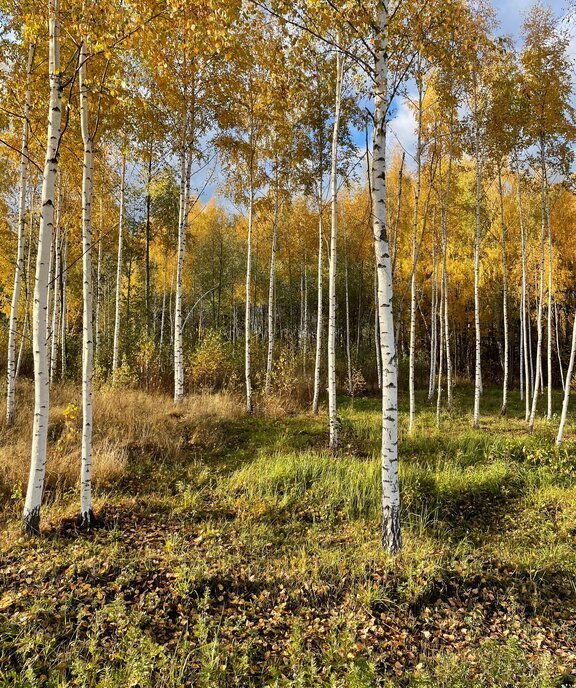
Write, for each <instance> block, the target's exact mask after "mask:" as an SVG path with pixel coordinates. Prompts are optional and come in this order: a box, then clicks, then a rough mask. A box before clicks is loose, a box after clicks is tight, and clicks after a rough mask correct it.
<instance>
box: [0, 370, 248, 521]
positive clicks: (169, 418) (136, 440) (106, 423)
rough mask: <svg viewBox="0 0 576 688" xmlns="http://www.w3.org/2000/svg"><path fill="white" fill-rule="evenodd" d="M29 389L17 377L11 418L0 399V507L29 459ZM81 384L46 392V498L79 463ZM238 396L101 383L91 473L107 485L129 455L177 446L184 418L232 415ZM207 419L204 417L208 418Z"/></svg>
mask: <svg viewBox="0 0 576 688" xmlns="http://www.w3.org/2000/svg"><path fill="white" fill-rule="evenodd" d="M33 399H34V390H33V386H32V384H31V383H30V382H29V381H26V380H23V381H20V382H19V385H18V390H17V413H16V422H15V424H14V425H13V426H12V427H10V428H8V427H6V425H5V422H4V418H5V410H6V405H5V400H4V394H3V390H2V403H1V404H0V414H1V415H0V513H1V512H2V511H3V510H4V509H5V508H6V506H7V505H10V506H11V507H12V509H11V511H12V510H13V509H14V507H15V506H16V504H15V503H17V502H19V501H20V500H21V497H22V494H23V493H24V491H25V489H26V482H27V479H28V470H29V465H30V438H31V433H32V413H33ZM79 405H80V390H79V388H78V387H77V386H75V385H71V384H63V385H54V387H53V388H52V390H51V399H50V424H49V431H48V434H49V447H48V463H47V466H46V488H47V490H49V491H50V492H51V493H52V495H53V498H55V499H56V498H57V496H58V495H59V494H62V493H63V492H64V491H66V490H70V489H72V488H74V487H75V486H76V485H77V482H78V475H79V466H80V443H81V422H82V416H81V411H80V410H79V408H78V407H79ZM243 413H244V411H243V406H242V404H241V403H240V402H239V401H238V400H237V399H235V398H233V397H232V396H230V395H227V394H200V395H194V396H191V397H189V398H187V399H185V400H184V402H183V403H182V404H179V405H178V406H175V405H174V403H173V401H172V399H171V398H170V397H168V396H167V395H162V394H151V393H149V392H144V391H140V390H126V389H106V390H99V391H97V392H96V393H95V395H94V454H93V479H94V485H95V486H96V487H99V488H104V489H107V488H110V487H112V486H113V485H114V483H115V482H117V481H118V480H119V479H120V478H122V476H123V475H125V474H126V471H127V465H128V460H129V456H130V454H131V453H133V452H135V451H143V452H146V451H148V450H150V451H153V452H154V453H155V454H157V455H161V456H164V457H171V458H175V457H176V456H177V455H178V452H179V451H180V450H181V448H182V446H181V444H182V435H183V433H182V432H181V428H182V425H183V424H186V425H187V424H191V425H192V426H194V428H195V430H194V433H195V434H196V435H198V433H200V434H201V433H202V426H203V423H202V420H203V419H206V420H209V419H210V420H212V421H213V420H219V419H225V418H227V419H230V418H237V417H239V416H241V415H242V414H243ZM207 426H208V427H209V426H210V423H207Z"/></svg>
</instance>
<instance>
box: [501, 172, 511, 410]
mask: <svg viewBox="0 0 576 688" xmlns="http://www.w3.org/2000/svg"><path fill="white" fill-rule="evenodd" d="M498 194H499V196H500V226H501V230H502V317H503V322H504V380H503V386H502V408H501V409H500V415H502V416H504V415H506V411H507V410H508V375H509V370H508V366H509V357H510V353H509V350H510V347H509V341H508V340H509V334H508V261H507V252H506V240H507V233H508V232H507V229H506V222H505V219H504V195H503V191H502V172H501V170H500V168H498Z"/></svg>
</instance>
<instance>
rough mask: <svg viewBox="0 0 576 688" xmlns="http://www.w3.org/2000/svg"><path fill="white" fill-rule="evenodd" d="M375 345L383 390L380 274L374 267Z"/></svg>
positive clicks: (379, 377) (377, 372)
mask: <svg viewBox="0 0 576 688" xmlns="http://www.w3.org/2000/svg"><path fill="white" fill-rule="evenodd" d="M374 345H375V347H376V374H377V376H378V389H380V390H381V389H382V351H381V350H380V319H379V317H378V272H377V270H376V265H374Z"/></svg>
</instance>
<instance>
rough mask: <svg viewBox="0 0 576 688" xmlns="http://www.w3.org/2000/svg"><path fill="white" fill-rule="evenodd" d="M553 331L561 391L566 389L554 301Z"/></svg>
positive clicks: (556, 306) (556, 305)
mask: <svg viewBox="0 0 576 688" xmlns="http://www.w3.org/2000/svg"><path fill="white" fill-rule="evenodd" d="M554 329H555V332H556V355H557V356H558V369H559V371H560V381H561V383H562V391H564V390H565V389H566V381H565V379H564V369H563V366H562V356H561V354H560V332H559V331H558V303H557V302H556V299H554Z"/></svg>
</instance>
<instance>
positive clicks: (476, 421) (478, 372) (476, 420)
mask: <svg viewBox="0 0 576 688" xmlns="http://www.w3.org/2000/svg"><path fill="white" fill-rule="evenodd" d="M475 97H476V95H475ZM476 109H477V108H476V106H475V110H476ZM474 138H475V144H474V146H475V155H474V157H475V163H476V230H475V238H474V330H475V335H476V347H475V348H476V365H475V376H474V413H473V419H472V423H473V426H474V427H475V428H478V427H480V395H481V394H482V363H481V346H482V340H481V336H482V335H481V329H480V240H481V232H482V218H481V209H480V203H481V200H482V172H481V168H480V131H479V125H476V131H475V135H474Z"/></svg>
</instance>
